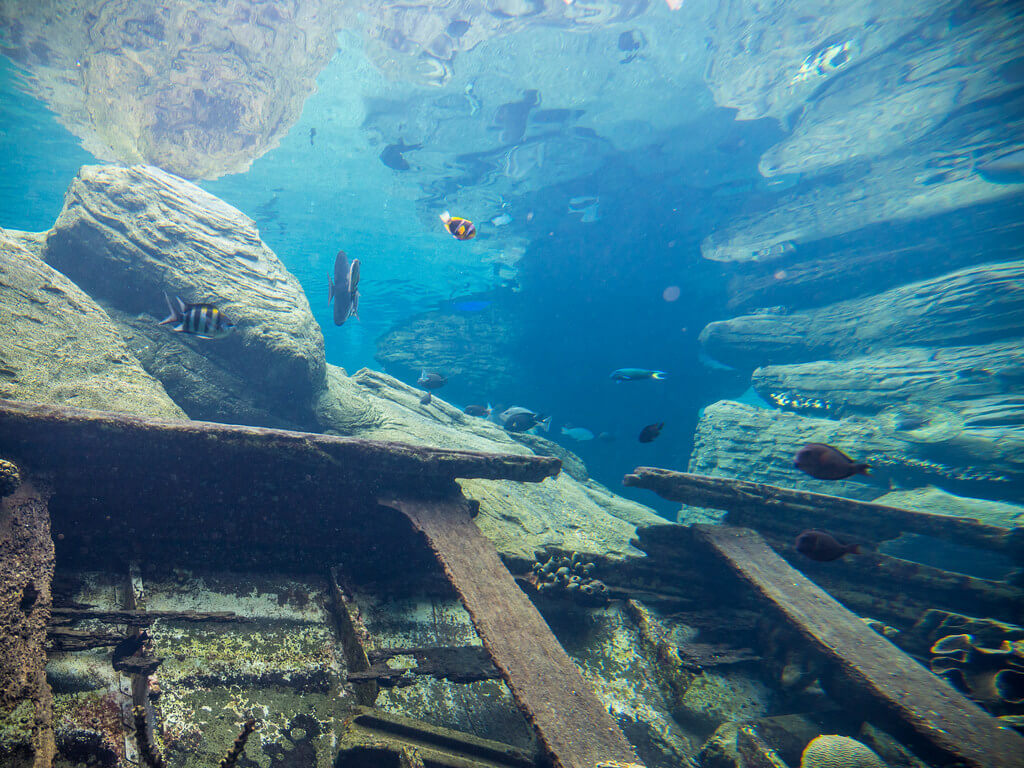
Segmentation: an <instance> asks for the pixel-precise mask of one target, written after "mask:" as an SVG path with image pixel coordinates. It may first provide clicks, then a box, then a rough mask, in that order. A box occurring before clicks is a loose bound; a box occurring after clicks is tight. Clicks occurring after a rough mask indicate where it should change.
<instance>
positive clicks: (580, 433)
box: [562, 424, 594, 442]
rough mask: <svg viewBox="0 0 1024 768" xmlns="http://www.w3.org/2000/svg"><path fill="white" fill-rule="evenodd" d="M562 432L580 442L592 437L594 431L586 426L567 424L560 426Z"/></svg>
mask: <svg viewBox="0 0 1024 768" xmlns="http://www.w3.org/2000/svg"><path fill="white" fill-rule="evenodd" d="M562 434H563V435H565V436H566V437H571V438H572V439H573V440H578V441H580V442H584V441H586V440H593V439H594V433H593V432H591V431H590V430H589V429H587V428H586V427H573V426H571V425H569V424H566V425H565V426H563V427H562Z"/></svg>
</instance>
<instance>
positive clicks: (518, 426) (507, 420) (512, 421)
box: [498, 405, 551, 432]
mask: <svg viewBox="0 0 1024 768" xmlns="http://www.w3.org/2000/svg"><path fill="white" fill-rule="evenodd" d="M498 421H499V423H500V424H501V426H503V427H504V428H505V429H507V430H509V431H511V432H525V431H526V430H528V429H530V428H531V427H535V426H539V427H540V428H541V429H543V430H544V431H545V432H547V431H548V430H549V429H551V417H550V416H548V417H547V418H546V419H545V418H543V417H542V416H541V415H540V414H539V413H535V412H533V411H531V410H530V409H529V408H523V407H522V406H518V405H516V406H513V407H511V408H508V409H506V410H505V411H502V413H501V414H499V415H498Z"/></svg>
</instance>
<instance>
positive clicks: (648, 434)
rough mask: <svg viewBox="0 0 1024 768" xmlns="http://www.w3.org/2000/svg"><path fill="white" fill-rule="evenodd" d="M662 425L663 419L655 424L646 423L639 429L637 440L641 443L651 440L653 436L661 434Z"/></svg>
mask: <svg viewBox="0 0 1024 768" xmlns="http://www.w3.org/2000/svg"><path fill="white" fill-rule="evenodd" d="M664 427H665V422H664V421H659V422H658V423H657V424H648V425H647V426H646V427H644V428H643V429H641V430H640V437H638V438H637V440H639V441H640V442H641V443H650V442H653V441H654V438H656V437H657V436H658V435H660V434H661V430H662V429H664Z"/></svg>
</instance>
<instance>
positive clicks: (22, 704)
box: [0, 468, 56, 766]
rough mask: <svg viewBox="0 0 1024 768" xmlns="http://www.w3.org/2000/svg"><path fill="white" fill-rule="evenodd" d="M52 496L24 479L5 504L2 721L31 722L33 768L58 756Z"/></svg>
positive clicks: (0, 516) (0, 583) (0, 515)
mask: <svg viewBox="0 0 1024 768" xmlns="http://www.w3.org/2000/svg"><path fill="white" fill-rule="evenodd" d="M22 471H24V468H22ZM48 496H49V493H48V492H45V491H40V490H37V489H36V488H35V486H34V485H33V484H32V483H31V482H29V481H28V480H26V479H23V480H22V482H21V486H20V487H19V488H17V489H16V490H14V492H13V493H11V494H10V495H8V496H6V497H4V498H2V499H0V627H2V628H3V634H2V635H0V645H2V648H3V650H2V651H0V715H9V714H11V712H12V711H13V710H14V709H15V708H19V713H18V717H19V718H22V717H26V718H27V722H28V723H29V726H27V727H26V730H30V731H31V734H32V735H31V750H32V758H33V763H32V764H33V765H34V766H49V765H50V764H51V763H52V762H53V758H54V754H55V753H56V745H55V742H54V736H53V695H52V693H51V691H50V686H49V683H47V681H46V651H45V645H46V626H47V624H48V623H49V620H50V600H51V593H50V586H51V584H52V582H53V562H54V557H53V540H52V539H51V538H50V516H49V513H48V512H47V499H48ZM24 708H27V709H28V710H29V713H30V714H29V715H27V716H26V715H25V713H24V711H23V710H24Z"/></svg>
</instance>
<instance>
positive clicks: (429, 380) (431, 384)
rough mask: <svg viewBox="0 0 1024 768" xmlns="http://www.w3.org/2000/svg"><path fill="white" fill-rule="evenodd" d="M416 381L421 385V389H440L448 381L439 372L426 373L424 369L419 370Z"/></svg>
mask: <svg viewBox="0 0 1024 768" xmlns="http://www.w3.org/2000/svg"><path fill="white" fill-rule="evenodd" d="M416 383H417V384H418V385H419V386H421V387H423V389H440V388H441V387H443V386H444V385H445V384H447V383H448V379H446V378H445V377H444V376H442V375H441V374H440V373H427V372H426V371H421V372H420V377H419V378H418V379H417V380H416Z"/></svg>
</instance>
